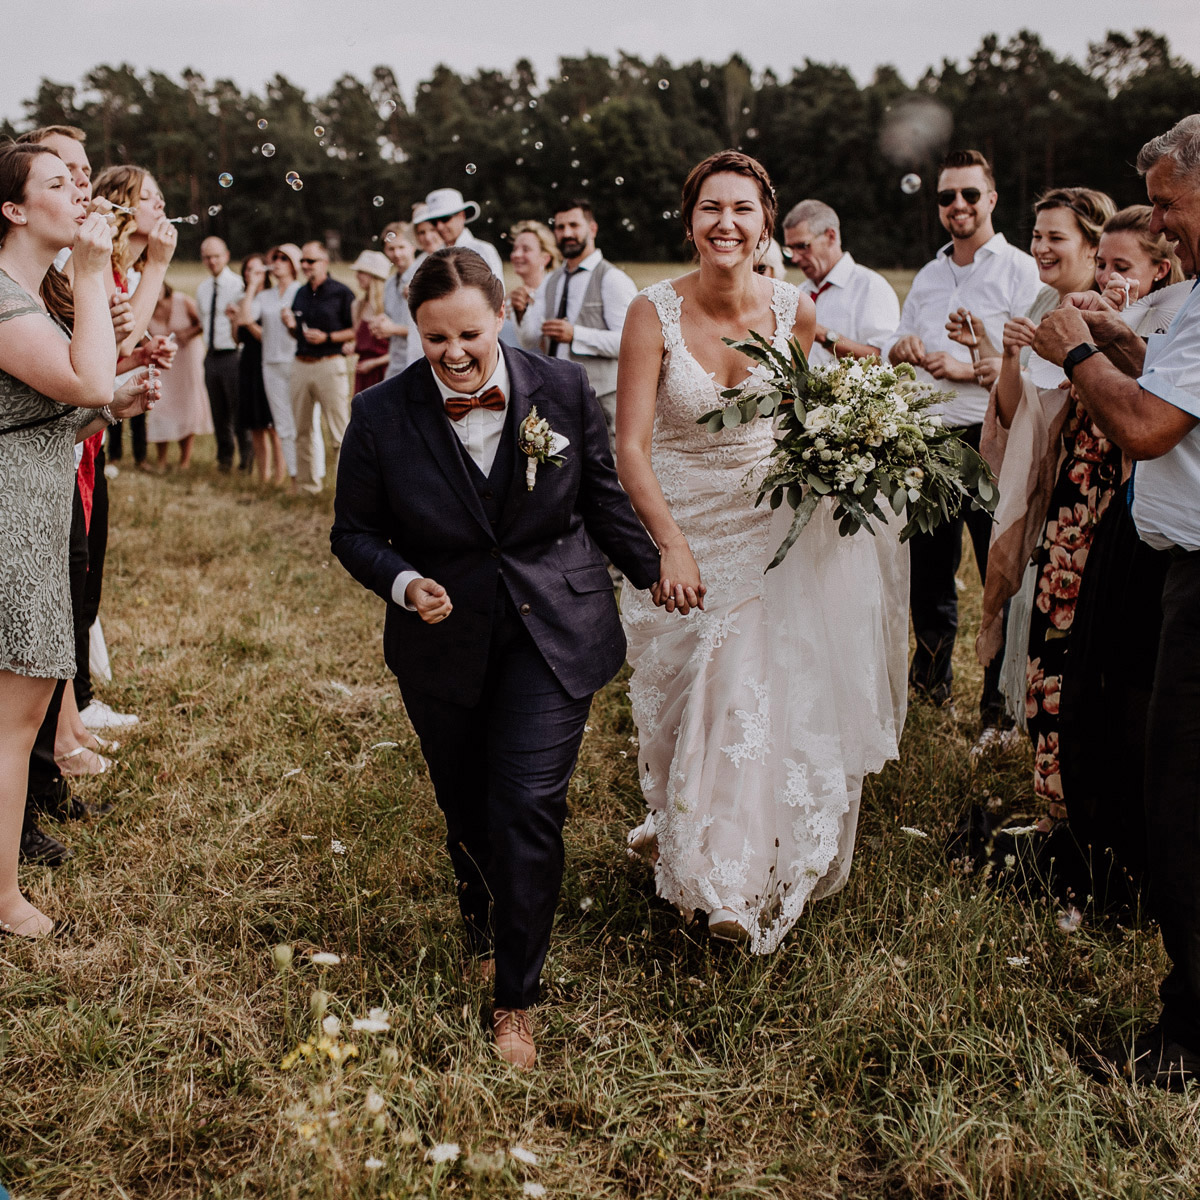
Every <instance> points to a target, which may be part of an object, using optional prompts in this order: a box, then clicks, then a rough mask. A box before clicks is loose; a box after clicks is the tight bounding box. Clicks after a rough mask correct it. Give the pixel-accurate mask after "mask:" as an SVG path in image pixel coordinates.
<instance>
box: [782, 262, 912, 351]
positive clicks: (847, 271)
mask: <svg viewBox="0 0 1200 1200" xmlns="http://www.w3.org/2000/svg"><path fill="white" fill-rule="evenodd" d="M800 287H801V290H803V291H804V292H805V293H806V294H807V295H809V296H811V297H812V298H813V301H814V303H815V304H816V306H817V324H818V325H824V326H825V328H826V329H831V330H833V332H834V333H840V334H842V335H843V336H844V337H848V338H849V339H850V340H851V341H852V342H861V343H862V345H864V346H876V347H879V348H882V347H883V346H885V345H887V344H888V343H889V342H890V341H891V339H892V335H893V334H894V333H895V332H896V326H897V325H899V324H900V300H899V297H898V296H897V295H896V292H895V290H894V289H893V288H892V285H891V284H890V283H888V281H887V280H886V279H884V277H883V276H882V275H880V274H879V272H878V271H872V270H871V268H870V267H864V266H862V265H861V264H860V263H856V262H855V261H854V259H853V257H852V256H851V255H850V253H849V251H844V252H843V253H842V257H841V258H839V259H838V260H837V262H836V263H834V264H833V266H832V267H831V268H830V270H829V271H828V272H827V273H826V275H825V278H824V279H822V280H821V282H820V283H819V284H817V283H813V281H812V280H811V279H806V280H805V281H804V282H803V283H802V284H801V285H800ZM808 361H809V363H810V364H811V365H812V366H814V367H818V366H821V365H823V364H825V363H831V362H833V355H832V354H830V353H829V351H828V350H826V349H825V347H824V346H822V345H821V344H820V343H817V342H814V343H813V348H812V353H811V354H810V355H809V356H808Z"/></svg>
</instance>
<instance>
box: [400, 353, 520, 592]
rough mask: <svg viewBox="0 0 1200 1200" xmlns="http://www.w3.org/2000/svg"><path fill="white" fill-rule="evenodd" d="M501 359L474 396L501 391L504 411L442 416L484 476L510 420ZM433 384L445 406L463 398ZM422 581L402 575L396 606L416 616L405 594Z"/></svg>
mask: <svg viewBox="0 0 1200 1200" xmlns="http://www.w3.org/2000/svg"><path fill="white" fill-rule="evenodd" d="M498 359H499V361H498V362H497V363H496V369H495V370H494V371H493V372H492V373H491V376H490V377H489V378H488V381H487V383H485V384H484V385H483V387H481V388H480V389H479V390H478V391H476V392H472V393H471V394H472V395H474V396H482V395H483V393H484V392H486V391H487V390H488V388H492V387H498V388H499V389H500V390H501V391H502V392H503V393H504V407H503V408H502V409H499V410H493V409H490V408H473V409H471V411H470V412H468V413H467V415H466V416H465V417H463V418H462V419H461V420H459V421H451V420H450V418H449V417H448V416H447V415H446V414H445V413H443V414H442V420H443V421H447V422H449V425H450V428H451V429H453V430H454V433H455V436H456V437H457V438H458V440H459V441H460V442H462V444H463V449H464V450H466V452H467V453H468V454H469V455H470V456H471V461H472V462H473V463H474V464H475V465H476V466H477V467H478V468H479V469H480V470H481V471H482V472H483V473H484V474H485V475H490V474H491V471H492V465H493V464H494V463H495V461H496V452H497V451H498V450H499V449H500V439H501V438H502V437H503V436H504V422H505V419H506V418H507V416H508V399H509V395H510V388H509V382H508V367H506V366H505V365H504V351H503V350H501V351H500V353H499V355H498ZM433 382H434V383H436V384H437V390H438V395H439V397H440V398H441V401H442V403H443V404H445V402H446V401H447V400H449V399H451V397H454V396H462V394H463V393H462V392H456V391H455V390H454V389H453V388H452V387H447V386H446V385H445V384H444V383H443V382H442V381H441V380H440V379H439V378H438V377H437V375H436V374H435V375H434V377H433ZM420 578H421V574H420V572H419V571H401V572H400V574H399V575H397V576H396V578H395V581H394V582H393V583H392V600H393V602H394V603H396V604H399V605H400V607H401V608H407V609H408V610H409V612H415V611H416V610H415V609H414V607H413V606H412V605H411V604H409V603H408V602H407V601H406V600H405V599H404V593H405V592H406V591H408V585H409V584H410V583H412V581H413V580H414V579H420ZM451 599H453V597H451Z"/></svg>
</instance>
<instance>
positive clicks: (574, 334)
mask: <svg viewBox="0 0 1200 1200" xmlns="http://www.w3.org/2000/svg"><path fill="white" fill-rule="evenodd" d="M599 230H600V227H599V226H598V225H597V224H596V218H595V216H594V215H593V213H592V206H591V204H590V203H589V202H588V201H587V200H580V199H575V200H568V201H567V202H566V203H564V204H563V206H562V207H561V208H560V209H559V210H558V211H557V212H556V213H555V214H554V240H555V241H556V242H557V243H558V248H559V249H560V250H561V251H562V255H563V265H562V266H561V267H559V268H558V270H557V271H554V272H552V273H551V275H550V276H549V277H548V278H547V280H546V286H545V287H544V288H543V289H542V291H541V295H540V297H539V298H538V299H535V300H534V301H533V303H532V304H530V306H529V311H528V312H527V314H526V316H525V318H524V320H522V322H521V325H520V327H519V329H518V336H519V337H520V339H521V344H522V345H523V346H524V347H525V348H526V349H527V350H541V351H542V352H543V353H545V354H548V355H549V356H550V357H551V358H569V359H571V360H572V361H574V362H577V363H579V365H580V366H581V367H583V369H584V370H585V371H586V372H587V376H588V382H589V383H590V384H591V385H592V390H593V391H594V392H595V393H596V399H597V400H599V401H600V407H601V408H602V409H603V410H604V421H605V424H606V425H607V426H608V440H609V442H610V443H611V442H612V441H613V440H614V434H615V432H616V420H617V356H618V355H619V354H620V353H621V331H622V330H623V329H624V328H625V314H626V313H627V312H628V311H629V306H630V304H632V303H633V298H634V297H635V296H636V295H637V290H638V289H637V284H636V283H634V282H633V280H632V279H630V277H629V276H628V275H626V274H625V272H624V271H622V270H620V269H619V268H617V267H614V266H613V265H612V263H610V262H608V260H607V259H605V257H604V255H603V254H601V252H600V251H599V250H597V249H596V234H597V233H598V232H599Z"/></svg>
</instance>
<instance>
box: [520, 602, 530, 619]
mask: <svg viewBox="0 0 1200 1200" xmlns="http://www.w3.org/2000/svg"><path fill="white" fill-rule="evenodd" d="M521 616H523V617H527V616H529V605H528V604H522V605H521Z"/></svg>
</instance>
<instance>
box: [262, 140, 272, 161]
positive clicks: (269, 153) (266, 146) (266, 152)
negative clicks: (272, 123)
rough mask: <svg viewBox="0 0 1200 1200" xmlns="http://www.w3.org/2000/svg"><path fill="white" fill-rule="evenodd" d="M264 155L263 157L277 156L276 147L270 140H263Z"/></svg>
mask: <svg viewBox="0 0 1200 1200" xmlns="http://www.w3.org/2000/svg"><path fill="white" fill-rule="evenodd" d="M262 156H263V158H274V157H275V147H274V146H273V145H271V143H270V142H263V144H262Z"/></svg>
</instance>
